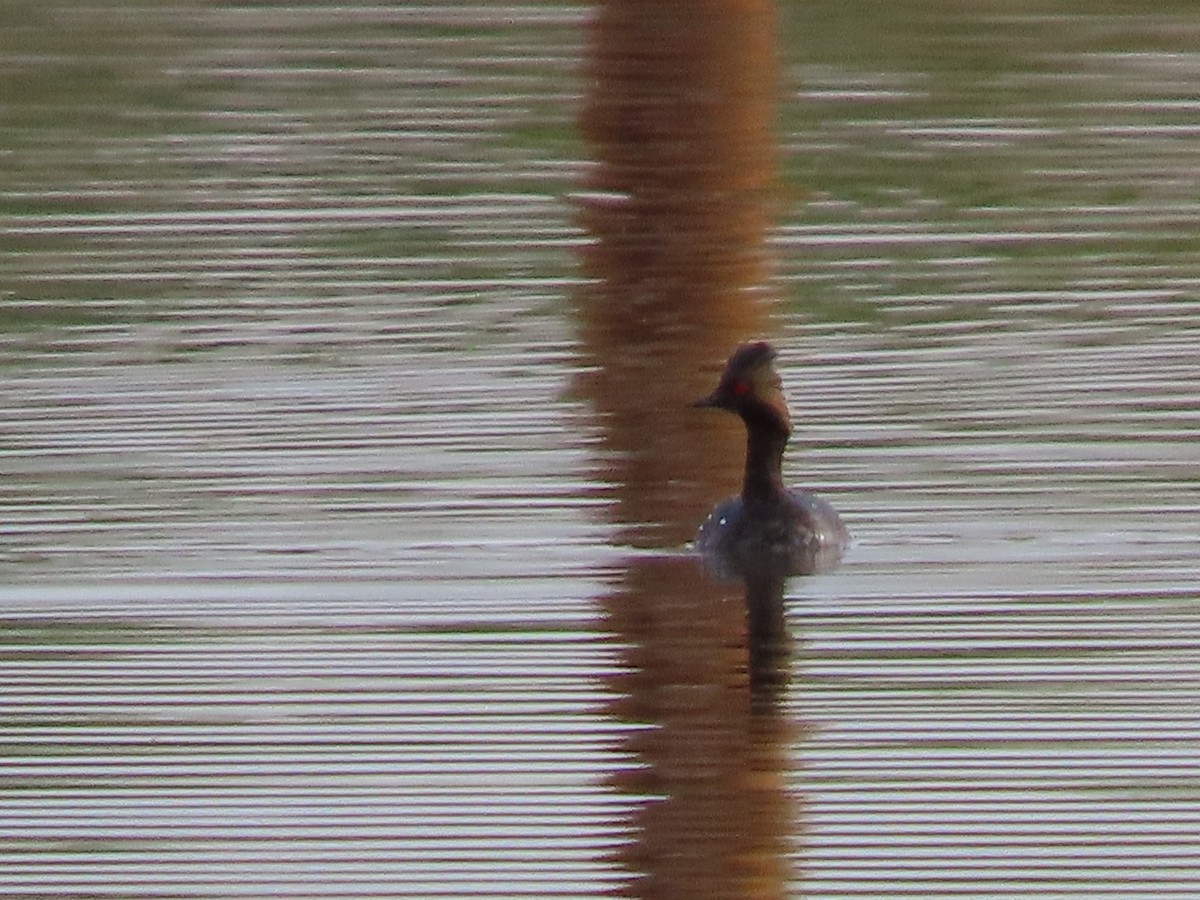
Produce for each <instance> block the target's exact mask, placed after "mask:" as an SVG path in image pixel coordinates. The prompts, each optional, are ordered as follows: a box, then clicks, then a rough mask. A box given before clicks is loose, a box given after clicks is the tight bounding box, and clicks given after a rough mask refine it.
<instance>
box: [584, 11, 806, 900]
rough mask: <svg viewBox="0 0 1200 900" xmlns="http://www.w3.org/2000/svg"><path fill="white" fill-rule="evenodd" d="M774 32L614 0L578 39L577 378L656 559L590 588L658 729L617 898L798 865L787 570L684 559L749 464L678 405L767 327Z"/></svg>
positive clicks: (713, 420)
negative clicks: (606, 587) (766, 578)
mask: <svg viewBox="0 0 1200 900" xmlns="http://www.w3.org/2000/svg"><path fill="white" fill-rule="evenodd" d="M774 26H775V21H774V16H773V11H772V7H771V5H770V4H769V3H766V2H757V0H740V2H737V0H699V2H684V0H670V2H667V0H608V2H603V3H601V4H599V6H598V8H597V12H596V17H595V19H594V20H593V22H592V25H591V33H590V35H589V37H590V42H589V50H588V59H587V68H586V73H585V74H586V79H587V95H586V98H585V106H584V111H583V114H582V122H581V126H582V129H583V133H584V136H585V139H586V140H587V142H588V147H589V151H590V153H591V156H592V159H593V162H594V165H593V167H592V168H591V169H590V170H589V172H588V175H587V179H586V181H585V183H584V184H583V185H581V188H582V190H581V192H580V195H579V215H580V218H581V221H582V223H583V225H584V227H585V228H586V230H587V232H588V233H589V235H590V238H591V241H590V243H589V244H588V245H587V246H586V248H585V249H584V251H583V252H582V258H581V260H580V266H581V269H582V271H583V274H584V275H586V276H587V278H588V283H587V286H586V287H585V288H584V289H582V290H581V292H580V296H579V315H580V322H581V336H582V340H583V351H582V352H583V355H584V359H583V360H582V363H583V367H584V371H585V372H586V373H587V374H586V375H583V376H581V377H580V380H579V390H580V391H581V392H582V393H583V394H584V395H585V396H586V397H587V398H588V400H589V401H590V402H591V403H592V404H593V407H594V409H595V411H596V414H597V419H598V422H599V424H600V428H601V433H602V436H603V453H602V455H601V456H600V457H599V459H601V460H603V466H604V468H603V471H602V473H601V475H602V480H603V482H605V483H606V484H608V485H609V486H610V488H609V490H610V492H611V497H612V501H613V502H612V505H611V508H610V509H611V513H610V514H611V516H612V518H613V520H614V522H615V523H616V524H617V525H618V529H617V531H618V535H619V537H618V540H619V541H621V542H622V543H623V544H625V545H627V546H631V547H638V548H645V549H652V550H655V551H658V552H656V553H652V554H650V553H637V554H632V553H631V554H630V556H629V561H628V563H627V565H626V567H625V568H624V570H623V571H621V572H620V573H619V574H618V576H617V577H616V578H615V579H614V583H613V586H612V590H611V592H610V593H609V595H608V596H606V597H605V598H603V604H604V608H605V612H606V615H607V618H608V623H609V626H610V627H611V628H612V630H613V632H614V633H615V634H616V635H617V638H618V640H620V642H621V644H622V646H623V647H626V648H628V649H627V650H626V651H625V652H626V660H625V661H626V670H625V674H623V675H622V676H620V677H619V678H618V679H617V680H616V683H614V684H613V686H612V687H613V688H614V694H615V695H618V696H620V697H621V699H620V700H619V701H616V702H614V703H613V706H612V709H611V714H612V715H613V716H615V717H618V718H621V719H623V720H625V721H629V722H633V723H637V724H639V725H644V726H649V727H645V728H640V729H638V730H636V731H635V732H634V734H635V735H636V737H634V738H632V739H631V746H630V748H629V749H630V750H631V751H632V752H634V753H635V754H636V755H637V756H638V757H639V759H640V760H641V762H642V763H643V765H642V767H640V768H638V769H636V770H635V771H634V773H633V774H630V775H627V776H623V778H622V779H621V780H620V781H619V782H618V783H617V785H616V787H617V789H618V790H621V791H623V792H627V793H629V794H631V795H633V796H635V797H641V798H644V800H643V802H642V803H641V804H640V806H639V807H638V809H639V812H638V813H637V814H636V821H635V822H634V831H635V841H634V842H633V843H632V844H630V845H628V846H627V847H625V848H623V849H622V850H620V851H618V856H617V858H616V860H615V862H616V864H618V865H620V866H622V867H623V868H625V869H626V870H627V871H628V872H629V874H630V879H629V882H628V886H627V889H626V891H625V893H626V894H627V895H628V896H635V897H643V898H651V897H653V898H675V897H678V898H682V897H688V898H693V897H697V896H714V897H718V896H719V897H731V898H739V897H779V898H782V897H784V896H786V895H787V893H788V883H789V880H790V879H791V878H792V877H793V873H792V872H791V871H790V859H791V843H792V841H793V839H794V830H795V822H796V820H797V818H798V810H797V809H796V798H794V797H793V796H791V795H790V794H789V792H788V790H787V788H786V781H787V779H786V772H787V769H788V764H787V756H788V748H789V746H790V744H791V743H792V742H793V741H794V740H795V739H796V734H795V733H794V732H795V729H794V728H792V727H791V726H790V725H789V723H788V721H787V719H786V718H785V717H784V716H783V715H782V714H781V712H780V695H781V694H782V693H783V692H784V691H785V690H786V688H787V672H788V644H787V641H786V637H785V635H784V633H783V630H782V624H783V623H782V618H781V617H773V616H766V617H764V616H761V615H752V616H748V607H747V603H748V602H751V603H752V604H763V606H761V607H756V606H752V607H751V608H755V609H767V608H768V606H769V604H770V603H774V604H775V605H776V607H778V608H780V609H781V605H780V604H781V598H782V591H783V582H782V579H774V580H772V581H771V582H770V583H765V584H756V585H746V596H743V595H742V592H741V590H740V588H739V586H736V585H726V584H719V583H715V582H713V581H711V580H710V579H709V577H708V576H707V575H706V574H705V572H704V571H703V570H702V568H701V567H700V565H699V563H698V561H697V560H695V559H693V558H691V557H690V556H688V555H686V554H682V553H679V552H676V551H678V549H679V548H680V547H681V546H682V545H683V544H684V542H685V541H687V540H690V538H691V536H692V533H693V532H694V530H695V527H696V525H697V524H698V523H699V521H700V520H701V519H702V518H703V515H704V513H705V512H706V511H707V510H708V508H709V507H710V506H711V505H712V502H713V499H714V497H722V496H725V495H727V494H729V493H730V492H731V489H733V488H734V487H735V486H736V484H737V483H738V479H739V477H740V473H741V466H742V454H743V446H742V442H743V440H744V438H743V435H742V433H741V427H740V423H737V422H736V420H734V419H733V417H728V418H729V421H726V420H725V417H716V416H705V415H698V414H697V412H696V410H694V409H692V407H691V401H693V400H695V399H696V398H697V397H699V396H700V395H701V394H702V393H704V392H706V390H707V389H708V388H709V387H711V380H712V378H713V374H714V372H713V371H712V368H711V366H713V365H718V366H719V364H720V362H721V361H723V360H724V359H725V357H726V356H727V355H728V353H729V350H730V348H731V347H732V346H734V345H735V344H736V343H738V342H739V341H741V340H744V339H746V338H748V337H750V336H752V335H755V334H757V333H758V332H759V331H760V330H761V329H762V327H763V324H764V317H765V304H764V302H763V301H764V297H763V293H762V285H763V283H764V281H765V279H766V277H767V275H768V266H767V257H766V251H765V238H766V233H767V229H768V227H769V225H770V220H771V213H772V209H771V203H770V197H771V191H772V189H773V186H774V178H775V149H774V138H773V133H772V122H773V115H774V105H775V90H776V81H777V71H776V59H775V53H774Z"/></svg>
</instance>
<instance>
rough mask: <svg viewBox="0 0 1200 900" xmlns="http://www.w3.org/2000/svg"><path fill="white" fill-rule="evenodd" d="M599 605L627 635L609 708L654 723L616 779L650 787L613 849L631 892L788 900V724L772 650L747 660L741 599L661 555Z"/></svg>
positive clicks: (639, 791)
mask: <svg viewBox="0 0 1200 900" xmlns="http://www.w3.org/2000/svg"><path fill="white" fill-rule="evenodd" d="M609 609H610V615H611V624H612V626H613V627H614V629H615V630H616V631H617V632H618V633H619V634H621V635H623V636H625V637H627V638H632V639H633V641H634V643H633V646H632V648H631V650H630V652H629V656H628V659H627V663H628V666H629V670H628V673H627V674H626V675H625V676H624V677H623V678H621V679H619V681H618V683H616V684H615V685H614V687H615V688H616V689H617V690H618V691H619V692H620V693H621V694H622V696H623V698H624V699H623V700H622V701H620V702H619V703H618V704H615V706H614V710H613V712H614V714H616V715H618V716H620V717H621V718H622V719H624V720H626V721H630V722H637V723H644V724H647V725H650V726H651V727H650V728H648V729H647V730H645V731H641V732H638V733H637V735H638V736H637V738H636V739H635V740H633V741H632V742H631V746H630V748H629V749H631V750H632V751H633V752H635V753H636V754H637V756H638V758H639V759H640V760H641V762H642V763H643V765H644V768H640V769H637V770H634V771H633V772H632V773H631V774H629V775H627V776H625V777H624V778H623V779H622V780H621V781H620V782H619V783H618V785H617V787H618V789H620V790H622V791H624V792H627V793H630V794H632V795H635V796H638V797H653V798H657V799H653V800H648V801H646V802H645V803H643V805H641V806H640V807H639V810H638V813H637V815H636V817H635V822H634V827H635V838H636V839H635V842H634V843H632V844H630V845H628V846H626V847H625V848H623V849H622V851H621V853H620V856H619V860H618V861H619V863H620V864H621V865H622V866H623V867H624V868H626V869H627V870H628V871H630V872H631V873H632V874H634V875H635V876H637V877H636V878H635V879H634V880H633V881H631V883H630V885H629V887H628V888H627V891H626V893H627V895H628V896H633V897H640V898H684V897H687V898H694V897H724V898H751V897H753V898H772V897H779V898H782V897H786V896H787V895H788V890H787V886H788V881H789V879H790V877H791V875H792V872H791V870H790V853H789V850H790V848H791V841H792V839H793V832H794V821H795V814H796V810H795V808H794V800H793V798H792V797H791V796H790V794H789V793H788V789H787V784H786V773H787V772H788V769H789V767H788V762H787V752H788V747H789V746H790V744H791V742H792V741H793V740H794V739H795V737H796V735H795V730H796V729H795V727H794V726H793V725H792V724H791V723H790V722H789V720H788V719H787V718H786V717H785V716H782V715H781V714H780V710H779V706H778V702H777V697H776V691H777V690H779V689H780V688H781V687H782V679H780V678H778V677H777V673H778V671H780V670H778V669H776V668H774V664H778V663H779V662H780V660H779V659H778V658H777V657H775V656H773V655H772V654H771V653H769V652H767V653H766V654H764V655H759V654H757V653H756V654H755V655H754V658H755V660H756V662H757V665H756V666H755V667H753V668H752V669H750V670H748V666H747V645H746V640H745V607H744V605H743V600H742V598H741V596H739V594H738V593H737V592H734V593H732V594H731V593H730V592H728V591H724V590H722V589H720V588H719V587H718V586H717V585H715V584H714V583H713V582H711V581H710V580H709V579H708V577H707V576H706V575H705V574H704V573H703V572H702V571H701V570H700V569H699V567H698V566H697V565H695V563H694V561H692V560H690V559H686V558H684V557H679V556H676V557H667V556H664V557H662V558H658V559H654V560H646V561H643V562H641V563H640V564H638V565H637V566H635V567H633V568H632V570H631V571H630V572H629V580H628V581H627V582H626V585H625V589H624V590H623V591H621V592H620V593H619V594H617V595H616V596H614V597H612V598H610V606H609ZM764 649H766V650H768V651H769V649H770V648H764ZM768 669H769V674H768V677H765V678H764V677H763V675H764V673H766V672H768ZM751 671H756V673H757V674H756V677H755V679H754V680H753V681H752V680H751V677H750V675H751Z"/></svg>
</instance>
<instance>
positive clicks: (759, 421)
mask: <svg viewBox="0 0 1200 900" xmlns="http://www.w3.org/2000/svg"><path fill="white" fill-rule="evenodd" d="M775 356H776V353H775V348H774V347H772V346H771V345H770V344H768V343H767V342H766V341H756V342H754V343H750V344H742V345H741V346H740V347H738V348H737V349H736V350H735V351H733V355H732V356H730V357H729V360H728V362H726V363H725V371H724V372H723V373H721V380H720V382H719V383H718V384H717V389H716V390H715V391H713V392H712V393H711V394H709V395H708V396H707V397H705V398H704V399H702V400H697V401H696V403H695V404H694V405H695V406H702V407H713V408H715V409H725V410H728V411H729V412H731V413H735V414H736V415H739V416H741V417H742V420H743V421H744V422H745V423H746V425H747V427H759V428H762V427H772V428H774V429H778V430H779V431H782V432H783V434H785V435H788V434H790V433H791V431H792V419H791V416H789V415H788V408H787V401H786V400H784V397H783V383H782V381H781V380H780V378H779V373H778V372H776V371H775V366H774V365H773V363H774V361H775Z"/></svg>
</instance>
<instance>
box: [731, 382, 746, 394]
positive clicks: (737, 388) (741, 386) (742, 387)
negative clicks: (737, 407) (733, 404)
mask: <svg viewBox="0 0 1200 900" xmlns="http://www.w3.org/2000/svg"><path fill="white" fill-rule="evenodd" d="M731 390H732V391H733V393H734V395H735V396H737V397H744V396H745V395H746V394H748V393H750V385H748V384H746V382H744V381H735V382H734V383H733V387H732V388H731Z"/></svg>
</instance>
